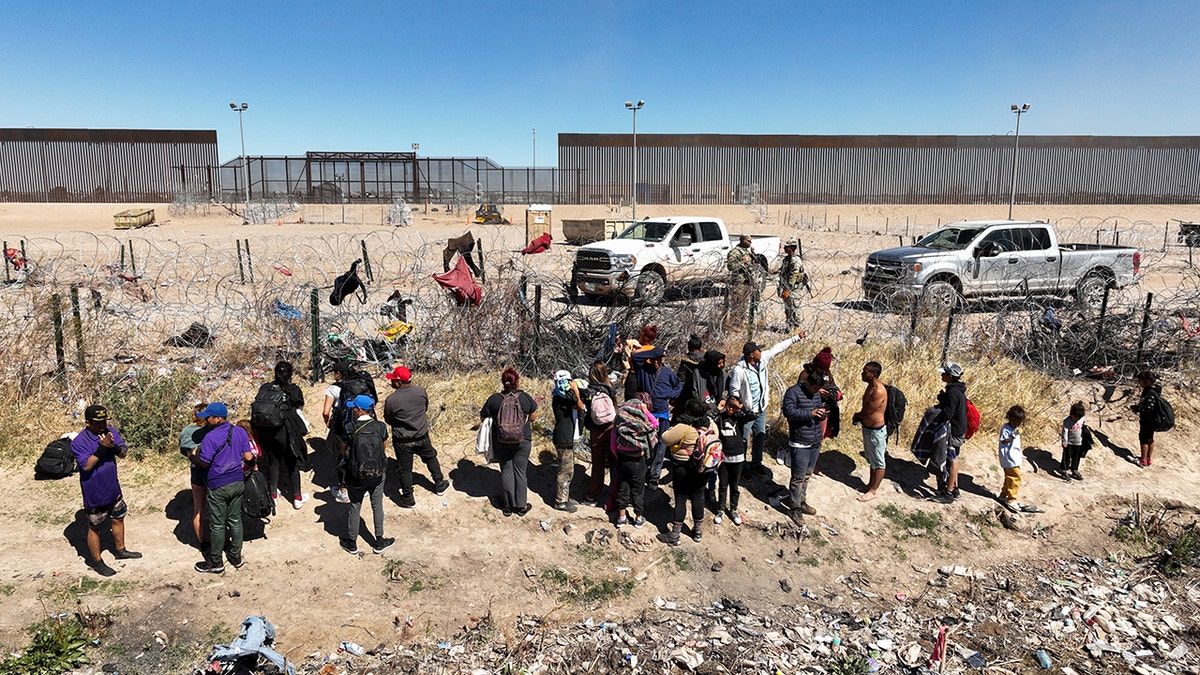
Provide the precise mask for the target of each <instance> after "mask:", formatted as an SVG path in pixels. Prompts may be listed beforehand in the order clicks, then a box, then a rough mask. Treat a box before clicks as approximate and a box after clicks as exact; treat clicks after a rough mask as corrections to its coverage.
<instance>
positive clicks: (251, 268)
mask: <svg viewBox="0 0 1200 675" xmlns="http://www.w3.org/2000/svg"><path fill="white" fill-rule="evenodd" d="M246 272H247V273H248V276H249V277H250V283H254V261H253V260H251V259H250V240H249V239H247V240H246Z"/></svg>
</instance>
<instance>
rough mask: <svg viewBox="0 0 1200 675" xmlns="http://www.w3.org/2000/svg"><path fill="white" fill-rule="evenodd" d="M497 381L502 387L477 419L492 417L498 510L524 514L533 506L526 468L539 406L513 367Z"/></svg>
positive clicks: (507, 513)
mask: <svg viewBox="0 0 1200 675" xmlns="http://www.w3.org/2000/svg"><path fill="white" fill-rule="evenodd" d="M500 383H501V386H502V387H503V389H502V390H501V391H499V392H497V393H495V394H492V395H491V396H489V397H488V399H487V401H485V402H484V404H483V408H481V409H480V410H479V419H480V420H484V419H489V418H490V419H491V420H492V445H493V447H494V448H495V452H496V459H497V461H499V462H500V488H501V495H500V500H501V509H500V510H501V511H502V512H503V513H504V515H505V516H511V515H512V514H514V513H515V514H517V515H518V516H524V515H525V514H527V513H529V512H530V511H531V510H532V509H533V505H532V504H530V503H529V501H528V498H529V474H528V470H529V453H530V451H531V449H532V446H533V426H532V423H533V420H534V419H535V418H536V417H537V409H538V405H537V402H536V401H534V400H533V397H532V396H530V395H529V394H526V393H525V392H523V391H521V390H520V389H519V388H518V387H519V385H520V383H521V376H520V375H519V374H518V373H517V371H515V370H513V369H512V368H505V369H504V372H503V373H501V374H500Z"/></svg>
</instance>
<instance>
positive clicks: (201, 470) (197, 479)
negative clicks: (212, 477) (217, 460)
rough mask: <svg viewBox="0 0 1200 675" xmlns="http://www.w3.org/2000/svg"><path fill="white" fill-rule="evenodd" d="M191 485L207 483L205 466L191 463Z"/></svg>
mask: <svg viewBox="0 0 1200 675" xmlns="http://www.w3.org/2000/svg"><path fill="white" fill-rule="evenodd" d="M192 485H199V486H201V487H203V486H205V485H208V469H207V468H206V467H203V466H196V465H195V464H193V465H192Z"/></svg>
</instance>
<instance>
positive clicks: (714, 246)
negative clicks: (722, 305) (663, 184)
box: [571, 216, 781, 305]
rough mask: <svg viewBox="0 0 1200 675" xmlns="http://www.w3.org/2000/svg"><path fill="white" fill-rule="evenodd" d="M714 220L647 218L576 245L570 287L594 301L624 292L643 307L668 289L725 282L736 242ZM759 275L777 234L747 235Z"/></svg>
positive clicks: (776, 247) (774, 251)
mask: <svg viewBox="0 0 1200 675" xmlns="http://www.w3.org/2000/svg"><path fill="white" fill-rule="evenodd" d="M738 236H740V235H730V234H729V231H728V229H726V227H725V223H724V222H723V221H721V219H719V218H707V217H697V216H674V217H670V218H646V219H645V220H639V221H637V222H636V223H634V224H633V225H630V226H629V227H628V228H626V229H625V231H624V232H622V233H621V234H619V235H617V236H616V238H614V239H608V240H606V241H598V242H595V243H591V244H587V245H585V246H581V247H580V248H579V250H578V251H577V252H576V254H575V265H574V266H573V268H572V271H571V278H572V284H571V285H572V289H573V290H575V291H577V292H579V293H582V294H584V295H585V296H587V297H588V298H589V299H591V300H593V301H601V300H604V299H607V298H611V297H613V296H615V295H625V296H629V297H632V298H633V299H634V300H636V301H638V302H640V303H643V304H648V305H653V304H657V303H659V302H661V301H662V300H663V297H664V296H665V295H666V291H667V288H678V287H683V286H688V285H696V284H711V283H713V282H722V281H728V279H729V270H728V269H727V268H726V266H725V259H726V257H727V256H728V255H729V251H730V249H732V248H733V247H734V246H736V245H737V243H738ZM751 238H752V244H751V249H752V250H753V252H754V254H755V257H756V258H757V259H758V262H759V265H760V266H761V268H762V270H763V275H764V277H765V275H766V274H767V272H768V271H770V270H772V269H774V268H775V267H776V266H777V264H778V262H779V253H780V248H781V247H780V241H779V237H771V236H762V235H751Z"/></svg>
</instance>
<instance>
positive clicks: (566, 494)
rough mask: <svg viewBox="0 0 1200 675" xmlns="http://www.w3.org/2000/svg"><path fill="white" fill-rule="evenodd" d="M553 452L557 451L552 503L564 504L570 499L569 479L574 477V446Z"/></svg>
mask: <svg viewBox="0 0 1200 675" xmlns="http://www.w3.org/2000/svg"><path fill="white" fill-rule="evenodd" d="M555 450H557V451H558V479H557V480H556V481H555V483H554V503H555V504H566V503H567V502H568V501H569V500H570V499H571V479H572V478H574V477H575V446H573V445H569V446H567V447H565V448H555Z"/></svg>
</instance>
